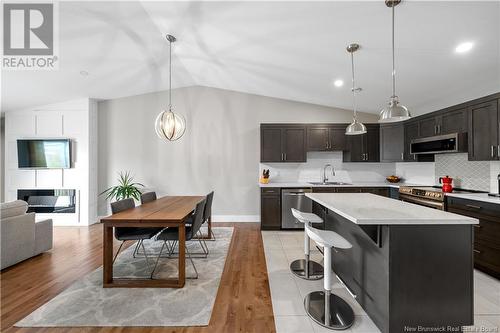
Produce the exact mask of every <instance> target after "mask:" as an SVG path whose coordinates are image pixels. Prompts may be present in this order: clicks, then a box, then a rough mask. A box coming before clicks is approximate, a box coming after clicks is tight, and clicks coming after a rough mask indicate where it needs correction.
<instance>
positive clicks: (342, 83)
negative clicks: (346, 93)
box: [333, 80, 344, 87]
mask: <svg viewBox="0 0 500 333" xmlns="http://www.w3.org/2000/svg"><path fill="white" fill-rule="evenodd" d="M333 85H334V86H335V87H342V86H343V85H344V81H342V80H335V81H333Z"/></svg>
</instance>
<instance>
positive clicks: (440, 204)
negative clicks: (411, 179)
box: [399, 193, 444, 210]
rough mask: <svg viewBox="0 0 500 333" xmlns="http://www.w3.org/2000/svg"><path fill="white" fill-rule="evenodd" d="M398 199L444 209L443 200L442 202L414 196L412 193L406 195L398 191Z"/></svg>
mask: <svg viewBox="0 0 500 333" xmlns="http://www.w3.org/2000/svg"><path fill="white" fill-rule="evenodd" d="M399 200H401V201H405V202H409V203H413V204H416V205H420V206H425V207H429V208H434V209H439V210H444V202H442V201H435V200H429V199H425V198H419V197H415V196H412V195H406V194H402V193H399Z"/></svg>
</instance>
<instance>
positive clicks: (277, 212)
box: [260, 188, 281, 229]
mask: <svg viewBox="0 0 500 333" xmlns="http://www.w3.org/2000/svg"><path fill="white" fill-rule="evenodd" d="M260 218H261V228H262V229H280V227H281V197H280V190H279V188H265V189H262V194H261V199H260Z"/></svg>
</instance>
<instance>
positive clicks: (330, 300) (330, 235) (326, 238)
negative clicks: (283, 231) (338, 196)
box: [304, 224, 354, 330]
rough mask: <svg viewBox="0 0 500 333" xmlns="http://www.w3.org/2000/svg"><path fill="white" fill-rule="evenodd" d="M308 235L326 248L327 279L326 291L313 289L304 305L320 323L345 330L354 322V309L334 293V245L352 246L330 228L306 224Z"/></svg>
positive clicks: (327, 326) (325, 280)
mask: <svg viewBox="0 0 500 333" xmlns="http://www.w3.org/2000/svg"><path fill="white" fill-rule="evenodd" d="M305 227H306V230H305V231H306V233H307V235H308V236H309V237H310V238H311V239H312V240H313V241H315V242H316V243H317V244H318V245H319V246H322V247H323V249H324V253H323V255H324V263H323V265H324V267H325V268H326V269H325V279H324V281H323V288H324V291H313V292H312V293H310V294H308V295H307V296H306V298H305V299H304V307H305V310H306V312H307V314H308V315H309V317H311V318H312V320H314V321H315V322H316V323H318V324H319V325H321V326H323V327H326V328H329V329H334V330H344V329H347V328H349V327H351V326H352V324H353V323H354V311H353V310H352V308H351V306H350V305H349V304H347V302H346V301H344V300H343V299H342V298H340V297H339V296H337V295H335V294H332V293H331V291H332V268H331V265H332V247H334V248H339V249H350V248H351V247H352V245H351V243H349V242H348V241H347V240H346V239H345V238H344V237H342V236H340V235H339V234H337V233H336V232H333V231H329V230H319V229H316V228H313V227H311V226H309V225H308V224H306V225H305Z"/></svg>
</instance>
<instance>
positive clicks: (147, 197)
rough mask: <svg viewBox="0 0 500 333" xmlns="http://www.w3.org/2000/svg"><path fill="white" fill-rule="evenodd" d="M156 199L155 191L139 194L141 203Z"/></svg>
mask: <svg viewBox="0 0 500 333" xmlns="http://www.w3.org/2000/svg"><path fill="white" fill-rule="evenodd" d="M155 200H156V192H146V193H142V194H141V204H144V203H146V202H151V201H155Z"/></svg>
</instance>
